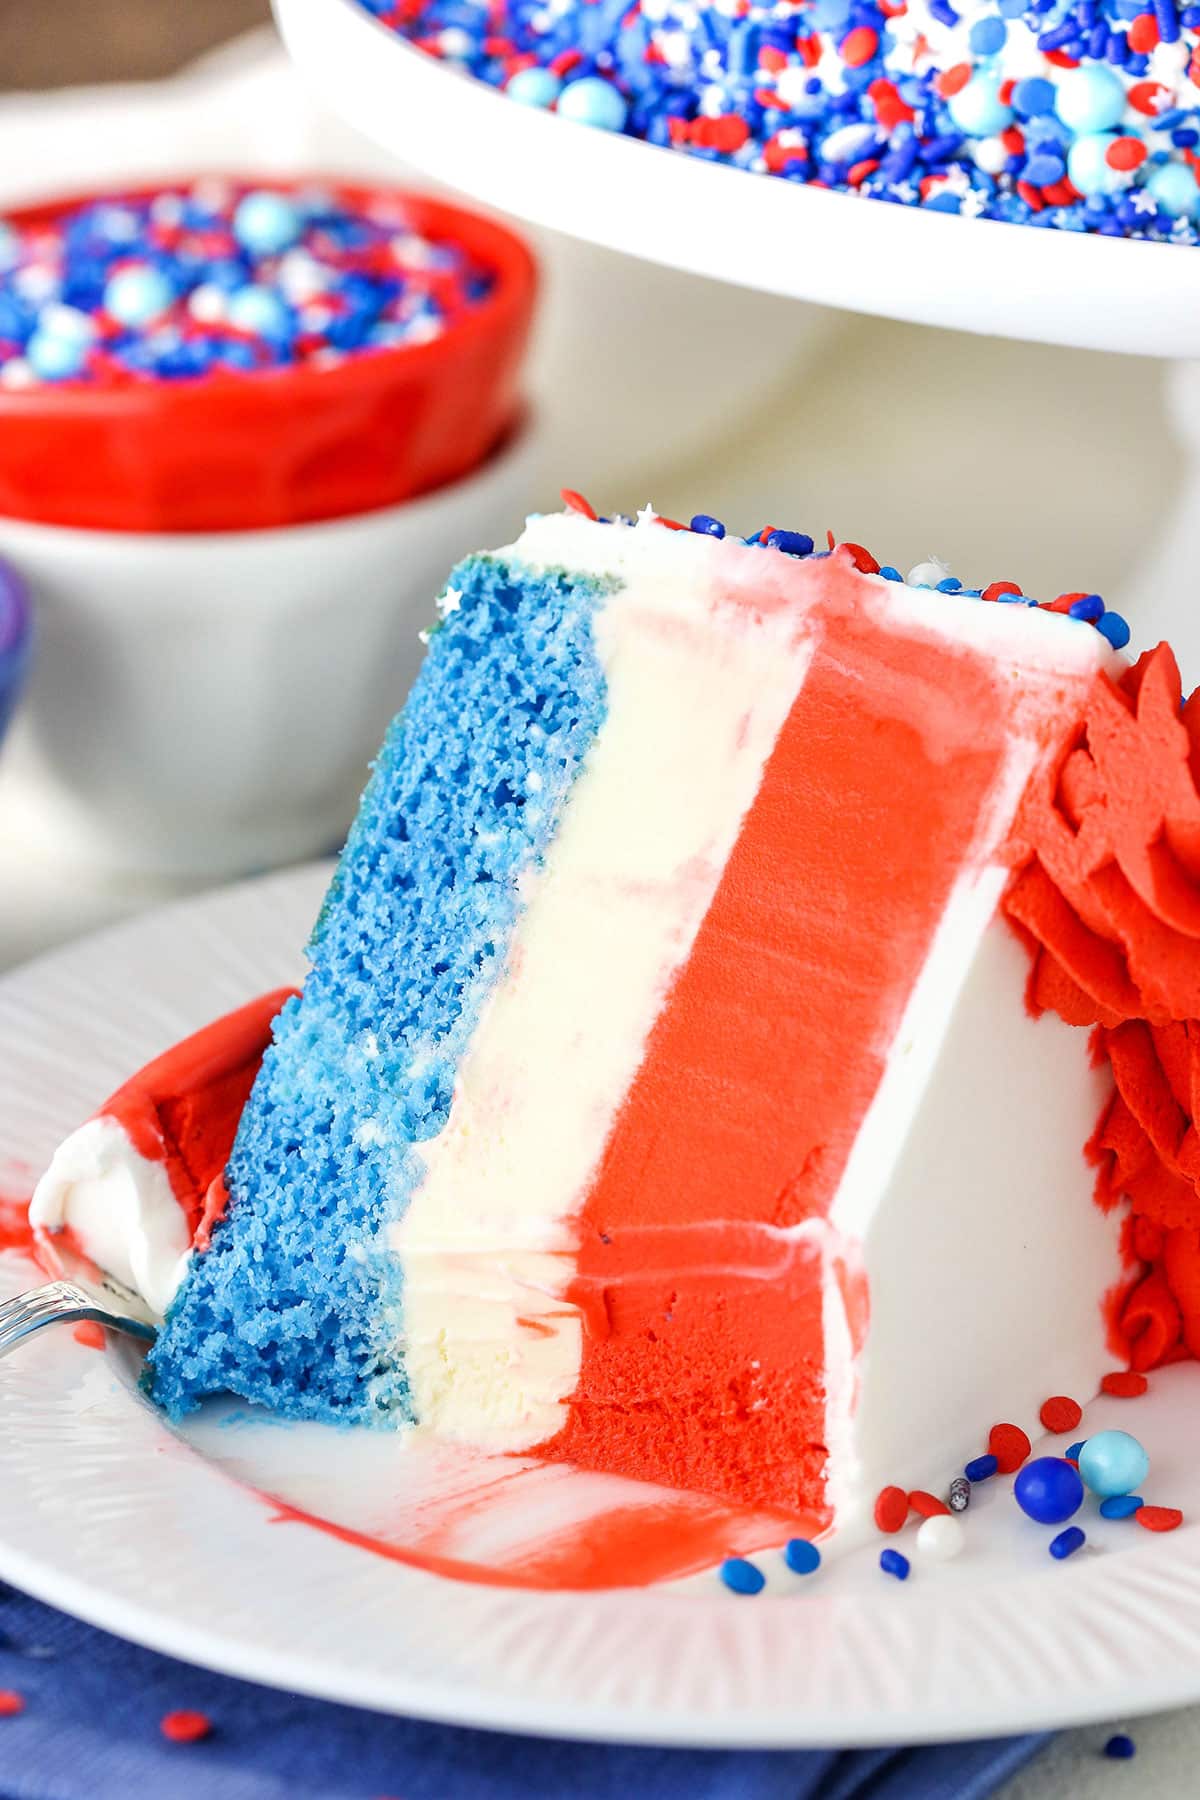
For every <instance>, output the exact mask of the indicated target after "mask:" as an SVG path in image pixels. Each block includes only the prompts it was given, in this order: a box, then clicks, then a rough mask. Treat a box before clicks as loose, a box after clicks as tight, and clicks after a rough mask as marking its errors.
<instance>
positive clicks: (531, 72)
mask: <svg viewBox="0 0 1200 1800" xmlns="http://www.w3.org/2000/svg"><path fill="white" fill-rule="evenodd" d="M504 91H505V93H506V94H507V95H508V97H509V99H510V100H515V101H516V102H517V104H518V105H519V106H553V105H554V102H555V101H556V100H557V99H558V96H559V95H560V94H561V93H562V82H561V81H560V80H559V78H558V76H557V75H555V74H554V73H553V71H552V70H550V69H518V70H517V72H516V74H515V75H514V76H513V78H512V80H511V81H510V82H509V84H508V86H507V87H506V88H505V90H504Z"/></svg>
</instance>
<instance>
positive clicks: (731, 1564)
mask: <svg viewBox="0 0 1200 1800" xmlns="http://www.w3.org/2000/svg"><path fill="white" fill-rule="evenodd" d="M721 1580H722V1581H723V1582H724V1583H725V1586H726V1587H727V1588H728V1589H729V1591H730V1593H732V1594H761V1593H762V1591H763V1589H764V1588H765V1587H766V1585H767V1578H766V1576H765V1575H764V1574H763V1572H762V1570H761V1569H758V1568H755V1566H754V1564H753V1563H752V1562H747V1561H746V1559H745V1557H743V1556H727V1557H726V1558H725V1561H724V1562H723V1563H722V1564H721Z"/></svg>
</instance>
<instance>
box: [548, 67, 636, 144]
mask: <svg viewBox="0 0 1200 1800" xmlns="http://www.w3.org/2000/svg"><path fill="white" fill-rule="evenodd" d="M558 112H559V117H560V118H563V119H574V120H575V122H576V123H577V124H579V125H594V126H596V127H597V129H598V130H600V131H621V130H622V129H623V128H624V125H625V120H626V118H627V116H628V113H629V108H628V107H627V106H626V104H625V102H624V100H623V99H622V98H621V96H620V94H619V93H618V92H617V90H616V88H615V87H614V86H613V84H612V82H611V81H603V80H601V78H600V76H599V75H587V76H585V77H584V78H583V80H582V81H569V82H568V83H567V85H566V87H565V88H564V89H563V91H562V93H561V94H560V95H559V97H558Z"/></svg>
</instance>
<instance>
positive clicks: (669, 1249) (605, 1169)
mask: <svg viewBox="0 0 1200 1800" xmlns="http://www.w3.org/2000/svg"><path fill="white" fill-rule="evenodd" d="M821 567H822V569H823V571H824V572H823V574H821V575H820V576H818V575H817V573H816V567H815V566H814V565H809V569H807V570H806V571H805V572H804V575H803V576H802V577H801V578H800V579H803V580H820V581H821V583H822V588H821V592H820V593H819V595H818V596H817V597H816V600H815V608H819V615H818V617H819V629H820V633H821V635H820V640H819V643H818V646H817V649H816V651H815V654H814V657H813V660H812V663H811V665H810V667H809V670H808V673H807V676H806V678H805V680H804V682H803V685H802V687H801V689H800V691H799V693H798V695H797V697H796V699H795V702H794V704H793V706H792V709H791V712H790V714H789V716H788V718H787V720H786V722H785V724H784V726H783V729H782V731H781V733H780V736H779V738H778V741H777V743H776V745H775V749H774V751H773V754H772V755H771V757H770V759H769V761H768V764H767V767H766V769H765V772H764V775H763V779H762V783H761V786H760V788H759V791H758V794H757V796H756V798H755V801H754V803H753V805H752V807H751V809H750V811H749V813H748V814H747V816H746V818H745V819H744V821H743V824H742V829H741V833H740V836H739V838H738V841H737V843H736V846H735V848H734V850H733V853H732V855H731V857H730V860H729V862H728V863H727V865H726V868H725V871H724V874H723V876H722V879H721V882H720V884H719V886H718V889H717V892H716V895H715V897H714V899H713V902H712V904H711V906H710V908H709V911H708V914H707V916H706V917H705V919H704V922H703V924H702V926H701V929H700V931H699V934H698V936H697V938H696V941H695V944H694V946H693V949H692V952H691V955H690V957H689V959H688V961H687V963H686V964H685V966H684V967H683V969H682V970H681V972H680V973H679V975H678V977H677V979H676V982H675V985H674V987H673V989H672V990H671V992H670V994H669V995H668V997H667V1000H666V1002H665V1004H664V1006H663V1009H662V1011H661V1013H660V1015H659V1017H658V1020H657V1023H656V1025H655V1027H654V1030H653V1032H652V1034H651V1037H650V1040H649V1043H648V1045H647V1049H646V1054H645V1058H644V1061H643V1063H642V1065H641V1068H640V1070H639V1072H638V1074H637V1077H636V1079H635V1081H634V1084H633V1086H632V1088H631V1090H630V1092H629V1093H628V1095H627V1096H626V1099H625V1102H624V1105H623V1107H622V1109H621V1112H620V1114H619V1116H618V1119H617V1122H616V1125H615V1127H614V1130H613V1133H612V1136H611V1138H610V1141H609V1143H608V1146H607V1149H606V1151H605V1154H604V1157H603V1160H602V1163H601V1166H600V1168H599V1171H598V1173H597V1176H596V1178H595V1181H594V1184H593V1187H592V1189H591V1192H590V1194H589V1196H588V1199H587V1201H586V1204H585V1209H584V1214H583V1219H582V1223H581V1247H580V1251H579V1263H578V1272H577V1277H576V1280H575V1282H574V1284H573V1287H572V1290H571V1298H572V1299H573V1300H574V1301H575V1302H576V1303H577V1304H578V1305H579V1307H580V1308H581V1311H582V1313H583V1318H584V1326H585V1333H584V1347H583V1360H582V1369H581V1374H580V1379H579V1384H578V1387H577V1389H576V1392H575V1394H574V1397H573V1399H572V1402H571V1407H570V1414H569V1419H568V1423H567V1425H566V1427H565V1428H564V1430H563V1431H562V1432H561V1433H560V1434H559V1435H558V1436H557V1437H556V1438H555V1439H554V1440H553V1441H552V1443H551V1444H549V1445H547V1446H546V1453H548V1454H554V1455H562V1456H565V1457H567V1458H569V1459H570V1460H571V1461H573V1462H576V1463H579V1464H582V1465H584V1466H585V1467H589V1468H598V1469H604V1470H608V1471H612V1472H614V1473H618V1474H624V1475H633V1476H640V1477H643V1478H647V1479H652V1480H658V1481H667V1482H670V1483H672V1484H675V1485H678V1486H681V1487H687V1488H698V1489H703V1490H707V1491H709V1492H712V1493H716V1494H721V1495H724V1496H727V1497H730V1498H734V1499H736V1500H739V1501H742V1502H746V1503H750V1504H754V1505H780V1504H782V1505H793V1506H794V1505H797V1504H800V1505H803V1506H807V1507H819V1506H821V1505H822V1504H823V1501H824V1468H825V1463H826V1460H827V1453H826V1449H825V1342H824V1332H823V1320H822V1295H821V1287H822V1280H821V1276H822V1270H821V1260H820V1256H819V1254H818V1251H817V1248H816V1246H815V1245H814V1244H813V1242H812V1241H811V1240H809V1241H807V1242H799V1243H798V1242H796V1241H795V1240H791V1241H789V1240H786V1239H783V1238H781V1237H780V1236H779V1235H778V1233H777V1232H774V1231H773V1230H772V1228H774V1227H789V1226H794V1225H796V1224H798V1223H799V1222H801V1221H803V1220H806V1219H810V1218H817V1219H819V1218H822V1217H823V1216H824V1215H825V1214H827V1212H828V1210H829V1207H830V1205H831V1203H832V1201H833V1199H834V1196H835V1194H836V1192H837V1189H838V1185H839V1182H840V1181H841V1178H842V1173H843V1171H844V1169H845V1166H846V1161H847V1158H848V1156H849V1153H850V1150H851V1147H852V1146H853V1143H854V1140H855V1137H856V1135H857V1133H858V1131H859V1128H860V1127H861V1125H862V1122H863V1119H864V1117H865V1115H866V1112H867V1109H868V1107H869V1106H870V1104H871V1102H872V1100H873V1098H874V1096H875V1092H876V1089H877V1088H878V1085H879V1082H880V1078H881V1077H882V1075H883V1072H884V1068H885V1064H886V1059H887V1055H888V1051H889V1048H890V1046H891V1043H892V1041H893V1038H894V1036H895V1033H896V1030H897V1027H898V1025H899V1023H900V1019H901V1017H902V1014H903V1011H904V1007H905V1004H906V1002H907V1000H908V998H909V995H910V993H911V992H912V989H913V985H914V983H915V981H916V979H917V976H918V974H919V972H920V970H921V967H922V965H923V963H924V961H925V959H926V956H927V954H928V951H929V948H930V945H931V943H932V940H933V936H934V933H935V931H936V929H937V926H938V923H939V921H940V919H941V917H942V914H943V912H944V910H945V907H946V903H947V900H948V898H949V895H950V892H951V889H952V887H953V886H954V884H955V882H956V880H957V879H958V878H959V876H960V875H961V874H962V872H963V869H964V866H965V865H969V864H970V863H971V862H972V861H973V860H975V859H977V858H978V856H979V854H980V851H979V839H980V832H981V820H982V818H983V816H984V815H985V812H986V808H987V804H988V801H989V798H990V796H991V795H992V794H993V792H994V789H995V784H996V781H997V777H998V775H999V773H1000V771H1001V768H1002V765H1003V763H1004V760H1005V755H1006V750H1007V748H1008V744H1009V739H1010V720H1011V698H1010V696H1009V694H1008V693H1006V692H1005V691H1004V690H1003V689H1002V688H1001V686H1000V684H998V682H997V681H996V676H995V662H994V660H993V659H991V658H989V657H985V656H984V655H982V654H980V653H978V652H976V651H974V650H971V649H968V648H965V647H963V646H962V645H961V644H955V643H953V642H950V641H947V638H946V637H945V636H944V635H941V634H938V633H936V632H933V631H929V630H918V629H916V628H912V629H909V628H906V627H904V626H902V625H900V624H899V623H898V622H897V623H896V624H895V625H894V626H893V627H892V628H890V629H889V630H888V631H886V632H884V631H881V630H880V627H879V625H878V623H877V622H875V616H874V608H875V607H876V606H877V605H878V601H879V587H878V584H877V583H868V582H867V581H866V580H865V579H864V577H863V576H861V575H859V574H857V573H855V571H854V570H853V568H851V567H849V566H848V565H847V564H846V562H844V561H843V560H842V559H841V558H838V559H831V560H830V561H829V562H827V563H825V564H824V565H821ZM868 598H869V601H870V606H869V607H868V606H864V604H863V603H864V600H867V599H868ZM810 616H812V615H810ZM864 697H866V698H868V699H869V702H870V704H869V705H865V704H864ZM1056 706H1057V702H1054V703H1052V705H1051V708H1050V712H1051V713H1052V712H1053V711H1054V710H1055V707H1056ZM1048 717H1049V715H1048ZM1068 728H1069V726H1066V725H1062V726H1059V727H1058V729H1059V730H1066V729H1068ZM843 1280H844V1285H845V1288H846V1292H847V1298H848V1300H849V1306H848V1312H849V1314H850V1317H851V1328H852V1335H854V1336H855V1337H856V1338H857V1339H859V1340H861V1337H862V1335H863V1333H864V1331H865V1325H866V1314H867V1303H866V1294H865V1284H864V1282H863V1280H862V1278H861V1276H856V1275H855V1274H854V1273H853V1272H852V1271H851V1270H850V1269H844V1270H843Z"/></svg>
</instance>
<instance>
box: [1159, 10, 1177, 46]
mask: <svg viewBox="0 0 1200 1800" xmlns="http://www.w3.org/2000/svg"><path fill="white" fill-rule="evenodd" d="M1154 16H1155V18H1156V19H1157V20H1158V35H1159V36H1160V37H1161V39H1162V41H1163V43H1164V44H1177V43H1178V42H1179V9H1178V7H1177V6H1176V5H1175V0H1154Z"/></svg>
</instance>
